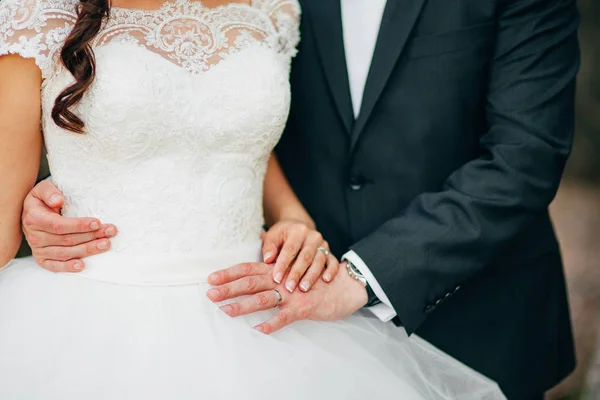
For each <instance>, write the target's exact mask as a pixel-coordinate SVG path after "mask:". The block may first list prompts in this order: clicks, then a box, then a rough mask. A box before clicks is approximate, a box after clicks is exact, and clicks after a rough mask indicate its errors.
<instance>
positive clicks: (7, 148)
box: [0, 56, 42, 267]
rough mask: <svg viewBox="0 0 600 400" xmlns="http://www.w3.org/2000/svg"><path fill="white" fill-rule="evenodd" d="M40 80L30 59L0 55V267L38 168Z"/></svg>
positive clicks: (13, 245) (13, 246) (13, 243)
mask: <svg viewBox="0 0 600 400" xmlns="http://www.w3.org/2000/svg"><path fill="white" fill-rule="evenodd" d="M41 84H42V77H41V72H40V70H39V69H38V67H37V66H36V65H35V63H34V61H33V60H26V59H23V58H21V57H19V56H3V57H0V267H2V266H3V265H5V264H6V263H7V262H8V261H10V260H11V259H12V258H14V257H15V255H16V254H17V250H18V249H19V245H20V244H21V237H22V236H21V222H20V220H21V208H22V205H23V200H24V199H25V196H26V195H27V193H28V192H29V190H31V188H32V187H33V185H34V184H35V180H36V177H37V172H38V169H39V162H40V156H41V151H42V135H41V133H40V114H41V96H40V88H41Z"/></svg>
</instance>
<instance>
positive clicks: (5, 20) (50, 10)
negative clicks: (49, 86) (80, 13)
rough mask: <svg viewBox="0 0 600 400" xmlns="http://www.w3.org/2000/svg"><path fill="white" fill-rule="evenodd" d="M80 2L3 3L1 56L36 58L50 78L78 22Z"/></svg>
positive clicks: (31, 0) (13, 0)
mask: <svg viewBox="0 0 600 400" xmlns="http://www.w3.org/2000/svg"><path fill="white" fill-rule="evenodd" d="M77 3H78V1H77V0H2V1H0V55H5V54H18V55H20V56H21V57H25V58H32V59H34V60H35V62H36V64H37V65H38V67H39V68H40V70H41V71H42V75H43V76H44V77H45V78H46V77H47V76H48V75H50V74H51V73H52V71H53V70H54V67H53V66H54V65H55V63H54V61H55V58H56V57H57V56H58V54H59V53H60V50H61V48H62V46H63V44H64V41H65V39H66V38H67V36H68V34H69V33H70V32H71V30H72V29H73V25H74V24H75V21H76V19H77Z"/></svg>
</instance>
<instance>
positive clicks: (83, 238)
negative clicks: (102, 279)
mask: <svg viewBox="0 0 600 400" xmlns="http://www.w3.org/2000/svg"><path fill="white" fill-rule="evenodd" d="M116 234H117V227H116V226H114V225H102V227H101V228H100V229H98V230H97V231H94V232H87V233H72V234H68V235H54V234H50V233H46V232H42V231H38V232H32V233H30V234H29V235H28V236H27V241H28V242H29V244H30V245H31V246H35V247H48V246H68V247H71V246H77V245H79V244H83V243H88V242H91V241H94V240H99V239H104V238H112V237H114V236H115V235H116Z"/></svg>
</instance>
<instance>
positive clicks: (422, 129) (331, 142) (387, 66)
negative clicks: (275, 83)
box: [25, 0, 579, 400]
mask: <svg viewBox="0 0 600 400" xmlns="http://www.w3.org/2000/svg"><path fill="white" fill-rule="evenodd" d="M301 3H302V7H303V16H302V42H301V45H300V48H299V54H298V56H297V58H296V59H295V61H294V64H293V67H292V76H291V79H292V93H293V94H292V109H291V114H290V120H289V123H288V127H287V130H286V132H285V134H284V137H283V139H282V141H281V143H280V145H279V147H278V149H277V154H278V157H279V161H280V163H281V164H282V167H283V169H284V171H285V173H286V175H287V178H288V179H289V181H290V183H291V185H292V186H293V188H294V190H295V191H296V193H297V195H298V196H299V198H300V200H301V201H302V202H303V204H304V206H305V207H306V208H307V209H308V211H309V213H310V214H311V216H312V217H313V218H314V220H315V222H316V224H317V226H318V229H319V230H320V231H321V232H322V233H323V235H324V237H325V238H327V240H328V241H329V243H330V245H331V249H332V251H333V252H334V253H335V254H336V255H338V256H339V257H342V258H343V259H345V260H346V261H347V262H349V263H350V264H349V268H348V270H349V271H350V272H351V273H353V274H354V277H359V278H360V277H364V280H365V281H366V282H367V288H368V289H367V293H369V299H368V306H369V309H370V310H371V311H373V314H375V316H376V317H378V318H380V319H382V320H383V321H389V320H392V321H393V323H394V324H396V325H399V326H403V327H404V328H405V329H406V331H407V332H408V333H409V334H411V333H416V334H418V335H420V336H421V337H423V338H424V339H426V340H428V341H429V342H431V343H433V344H434V345H435V346H437V347H439V348H440V349H442V350H443V351H445V352H447V353H449V354H450V355H452V356H454V357H456V358H457V359H459V360H460V361H462V362H463V363H465V364H467V365H469V366H471V367H472V368H474V369H476V370H478V371H480V372H481V373H483V374H485V375H487V376H489V377H490V378H492V379H494V380H495V381H497V382H498V383H499V384H500V386H501V388H502V390H503V391H504V393H505V394H506V395H507V396H508V398H509V399H524V400H525V399H542V398H543V393H544V391H546V390H547V389H549V388H551V387H552V386H554V385H556V384H557V383H558V382H560V381H561V380H562V379H563V378H564V377H566V376H567V375H568V374H569V372H570V371H572V369H573V367H574V363H575V361H574V354H573V343H572V336H571V326H570V320H569V311H568V304H567V298H566V292H565V281H564V276H563V268H562V264H561V257H560V252H559V247H558V244H557V241H556V238H555V235H554V232H553V228H552V224H551V222H550V218H549V215H548V205H549V203H550V202H551V201H552V199H553V197H554V195H555V192H556V190H557V187H558V184H559V181H560V178H561V174H562V172H563V168H564V165H565V161H566V159H567V156H568V154H569V151H570V148H571V141H572V135H573V102H574V99H573V97H574V88H575V75H576V73H577V70H578V66H579V50H578V44H577V26H578V13H577V10H576V5H575V0H387V2H386V0H368V1H367V0H303V1H301ZM42 197H43V196H42ZM29 200H30V204H29V206H27V207H29V208H30V209H29V210H28V211H31V208H35V207H36V206H35V202H34V201H33V200H32V199H31V198H30V199H29ZM40 207H42V206H40ZM35 211H36V210H33V212H30V213H29V214H30V215H35ZM54 211H57V210H54ZM25 222H27V221H25ZM81 223H82V224H83V225H85V223H86V221H81ZM54 228H56V227H54ZM112 228H113V227H110V226H109V227H108V228H107V230H110V229H112ZM48 229H49V230H51V229H50V228H48ZM61 229H63V228H62V227H61ZM66 229H70V228H69V227H67V228H66ZM74 229H75V228H74ZM104 231H106V230H104ZM104 231H102V232H104ZM97 232H100V231H97ZM82 235H88V236H86V238H87V239H86V240H93V239H98V238H99V236H98V234H97V233H85V234H82ZM100 236H102V235H100ZM82 237H83V236H82ZM89 243H92V244H94V243H98V242H93V241H90V242H89ZM80 247H81V251H89V252H95V251H96V249H95V248H94V249H93V248H86V247H85V245H81V246H80ZM344 271H345V269H344ZM350 272H349V273H350ZM344 273H345V272H344ZM336 281H337V280H334V283H332V284H330V285H328V286H326V289H324V290H325V291H326V292H327V291H328V292H327V293H326V294H327V296H324V297H319V296H318V293H319V292H318V290H312V291H311V292H309V293H308V294H303V293H299V292H295V293H294V294H293V295H291V296H307V297H306V298H310V299H312V300H311V301H313V303H314V304H312V307H313V309H314V310H319V306H320V305H321V304H322V302H323V301H325V300H324V299H325V297H327V301H329V303H328V304H329V305H330V304H331V303H334V304H335V303H336V302H337V303H339V304H335V305H336V306H337V307H338V308H343V307H344V306H345V305H346V306H347V304H348V303H353V304H354V303H356V304H364V301H362V300H360V301H359V302H358V303H357V302H352V301H350V302H349V301H348V299H349V297H348V296H350V295H353V294H352V293H350V294H349V293H348V290H346V291H345V292H344V291H343V290H340V289H339V287H340V285H337V286H336V284H335V282H336ZM321 285H323V284H321ZM355 287H358V286H355ZM315 289H317V288H316V287H315ZM336 290H338V292H339V293H338V292H336ZM353 290H354V289H353ZM357 290H358V292H357V293H356V296H358V297H360V296H362V297H366V296H365V293H364V290H363V292H361V290H362V289H360V288H359V289H357ZM332 299H333V300H332ZM304 303H306V301H305V302H304ZM304 306H306V304H304ZM350 311H354V310H350ZM298 315H300V312H298ZM302 316H303V317H306V318H311V317H313V316H311V315H310V314H309V313H306V312H304V313H302ZM280 322H281V324H282V325H283V324H285V323H289V322H290V321H289V320H288V321H280Z"/></svg>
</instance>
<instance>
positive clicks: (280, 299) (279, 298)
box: [273, 289, 283, 308]
mask: <svg viewBox="0 0 600 400" xmlns="http://www.w3.org/2000/svg"><path fill="white" fill-rule="evenodd" d="M273 291H274V292H275V296H277V304H275V305H274V306H273V308H277V307H279V304H281V302H282V301H283V297H281V293H279V290H277V289H273Z"/></svg>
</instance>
